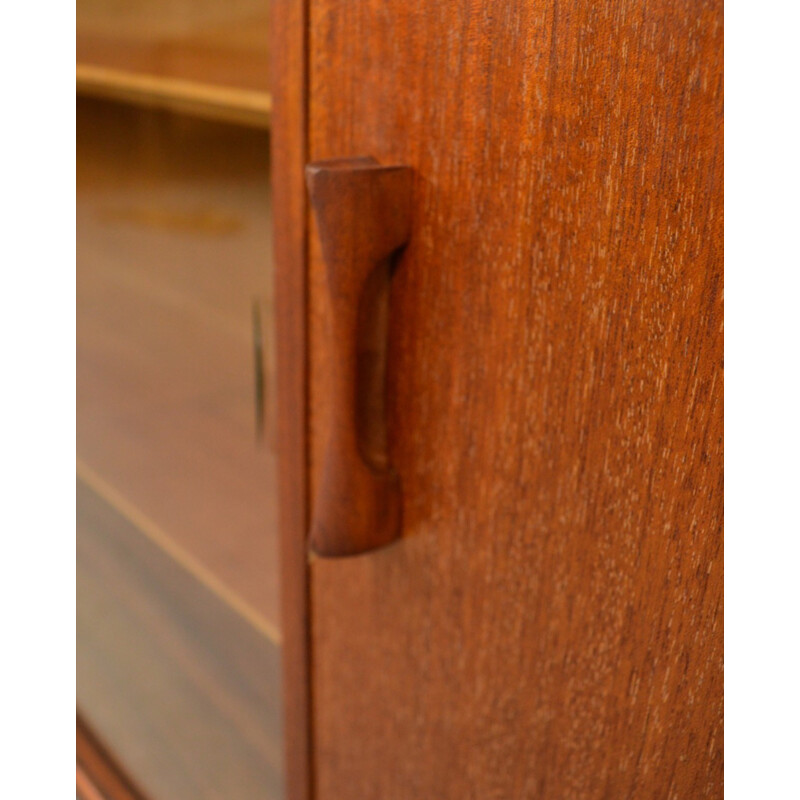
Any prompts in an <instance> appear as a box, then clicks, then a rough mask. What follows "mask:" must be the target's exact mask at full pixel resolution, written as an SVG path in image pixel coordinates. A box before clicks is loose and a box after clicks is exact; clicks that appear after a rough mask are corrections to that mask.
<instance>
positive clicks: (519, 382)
mask: <svg viewBox="0 0 800 800" xmlns="http://www.w3.org/2000/svg"><path fill="white" fill-rule="evenodd" d="M309 36H310V44H309V52H310V77H309V81H310V90H309V91H310V112H309V115H310V121H309V130H310V148H309V149H310V157H311V159H314V160H316V159H324V158H337V157H341V156H347V155H350V154H353V153H370V154H372V155H373V156H375V157H376V158H377V159H378V160H379V161H380V162H381V163H404V164H409V165H411V166H412V167H413V168H414V170H415V174H416V175H417V176H418V177H417V180H416V183H415V194H414V201H413V208H414V222H413V230H412V234H411V237H410V240H409V246H408V248H407V249H406V251H405V252H404V254H403V256H402V259H401V264H400V267H399V268H398V271H397V274H396V276H395V279H394V286H393V289H392V291H393V298H392V317H391V320H390V337H389V361H388V363H389V386H390V392H389V434H390V436H389V452H390V455H391V460H392V463H393V464H395V465H396V467H397V470H398V472H399V474H400V476H401V478H402V481H403V498H404V509H403V514H404V525H403V539H402V541H401V542H400V543H399V544H397V545H395V546H393V547H390V548H386V549H384V550H381V551H378V552H375V553H371V554H369V555H366V556H364V557H359V558H353V559H346V560H336V561H330V560H325V559H317V560H315V561H314V562H312V567H311V589H312V609H313V619H314V624H313V629H312V637H313V639H312V645H313V661H314V672H313V697H314V703H313V711H314V743H315V751H314V752H315V776H316V798H317V800H339V798H343V797H347V798H350V799H351V800H366V799H367V798H370V800H371V799H372V798H381V800H407V798H411V797H416V798H439V799H440V800H447V799H449V798H453V799H455V798H458V799H459V800H460V799H461V798H464V797H479V798H490V797H491V798H537V800H550V799H551V798H552V800H563V798H573V800H577V799H578V798H587V799H588V798H597V799H598V800H599V799H600V798H605V797H636V798H685V797H692V798H719V797H721V796H722V761H723V759H722V744H723V729H722V432H723V431H722V305H721V303H722V300H721V297H722V294H721V292H722V214H723V206H722V180H723V172H722V167H723V161H722V4H721V3H720V2H719V1H718V0H713V1H710V2H709V1H706V0H704V1H702V2H685V0H683V1H681V2H666V0H656V2H652V3H647V4H645V3H630V2H621V1H620V0H614V2H610V3H599V4H598V3H595V2H588V0H579V1H578V2H573V3H569V4H564V3H560V2H556V1H555V0H550V2H546V3H533V2H524V3H516V4H497V3H492V2H489V1H488V0H487V1H486V2H479V3H475V2H471V3H459V2H457V3H440V2H423V3H413V4H410V3H406V2H401V0H384V1H383V2H381V3H380V8H379V9H378V6H377V4H375V3H364V4H353V3H347V2H344V1H343V0H312V2H311V16H310V24H309ZM311 246H312V247H311V256H312V257H311V263H310V269H311V362H310V363H311V369H310V374H311V384H310V397H311V432H312V436H311V441H312V447H311V466H312V484H313V487H316V486H318V485H319V483H320V481H321V479H322V478H321V470H322V465H323V464H324V457H325V448H326V446H327V435H328V431H327V430H326V429H325V425H324V419H325V415H324V409H325V407H326V403H327V397H326V395H325V390H326V383H325V381H324V378H323V377H322V376H324V375H325V373H326V371H327V369H328V368H329V365H328V364H327V363H326V359H327V357H328V354H329V349H328V347H327V346H326V339H327V337H328V336H329V331H328V329H327V327H326V324H325V320H326V318H327V317H326V311H325V303H326V302H327V300H326V297H327V287H326V280H327V279H326V267H325V262H324V259H323V258H322V254H321V252H320V249H319V246H318V245H317V244H316V243H315V241H314V240H313V239H312V240H311Z"/></svg>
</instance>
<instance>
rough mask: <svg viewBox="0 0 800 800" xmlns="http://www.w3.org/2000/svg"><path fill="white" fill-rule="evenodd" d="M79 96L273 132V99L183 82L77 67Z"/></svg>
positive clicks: (85, 65)
mask: <svg viewBox="0 0 800 800" xmlns="http://www.w3.org/2000/svg"><path fill="white" fill-rule="evenodd" d="M75 78H76V80H75V88H76V93H77V94H78V95H81V96H85V97H99V98H102V99H105V100H116V101H119V102H123V103H130V104H132V105H138V106H146V107H148V108H160V109H165V110H168V111H173V112H176V113H179V114H186V115H189V116H195V117H203V118H205V119H214V120H218V121H220V122H230V123H234V124H238V125H246V126H248V127H255V128H264V129H269V127H270V124H271V119H272V95H271V94H268V93H267V92H259V91H255V90H253V89H237V88H234V87H228V86H215V85H211V84H207V83H199V82H195V81H187V80H182V79H179V78H162V77H159V76H157V75H145V74H140V73H136V72H127V71H125V70H117V69H109V68H107V67H98V66H95V65H93V64H77V65H76V69H75Z"/></svg>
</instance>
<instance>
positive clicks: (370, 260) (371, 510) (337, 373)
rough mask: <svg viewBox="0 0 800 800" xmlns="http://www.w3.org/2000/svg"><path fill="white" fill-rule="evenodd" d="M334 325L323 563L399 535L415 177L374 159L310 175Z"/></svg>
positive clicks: (318, 526)
mask: <svg viewBox="0 0 800 800" xmlns="http://www.w3.org/2000/svg"><path fill="white" fill-rule="evenodd" d="M306 180H307V182H308V191H309V195H310V197H311V205H312V208H313V209H314V214H315V216H316V220H317V228H318V230H319V237H320V243H321V245H322V255H323V257H324V259H325V263H326V267H327V278H328V291H329V297H330V308H331V314H332V322H333V337H332V341H330V342H328V343H326V344H327V347H328V348H329V350H330V353H331V355H332V357H331V358H330V359H329V365H328V366H327V368H328V369H329V370H330V374H329V375H328V376H326V377H327V382H326V387H327V388H328V392H329V394H328V395H327V396H326V397H325V402H326V403H329V404H330V406H329V415H328V426H327V427H329V430H328V434H329V439H328V442H327V451H326V453H325V456H324V460H323V463H322V471H321V475H320V482H319V487H318V489H317V492H316V497H315V503H314V508H313V516H312V523H311V536H310V538H311V548H312V549H313V550H314V552H316V553H317V554H318V555H321V556H348V555H357V554H358V553H365V552H368V551H369V550H373V549H375V548H377V547H382V546H383V545H386V544H389V543H390V542H393V541H394V540H395V539H397V538H398V537H399V536H400V520H401V494H400V478H399V476H398V475H397V473H396V472H395V471H394V470H393V469H392V466H391V464H390V463H389V458H388V452H387V437H386V338H387V333H388V317H389V287H390V282H391V274H392V267H393V264H392V260H393V256H394V255H395V254H396V253H397V251H398V250H399V249H400V248H401V247H402V246H403V245H404V244H405V242H406V240H407V239H408V235H409V230H410V225H411V183H412V176H411V169H410V168H409V167H403V166H391V167H383V166H380V165H379V164H378V163H377V162H376V161H375V160H374V159H373V158H367V157H364V158H349V159H337V160H333V161H319V162H316V163H314V164H310V165H309V166H308V167H306Z"/></svg>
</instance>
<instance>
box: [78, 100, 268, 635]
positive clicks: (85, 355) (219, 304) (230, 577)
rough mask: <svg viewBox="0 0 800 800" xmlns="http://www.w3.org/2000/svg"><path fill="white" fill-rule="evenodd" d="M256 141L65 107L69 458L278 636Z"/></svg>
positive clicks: (263, 157) (262, 165)
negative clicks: (72, 364) (71, 326)
mask: <svg viewBox="0 0 800 800" xmlns="http://www.w3.org/2000/svg"><path fill="white" fill-rule="evenodd" d="M268 146H269V140H268V136H267V135H266V134H265V133H263V132H259V131H250V130H246V129H240V128H234V127H229V126H223V125H217V124H213V123H209V122H201V121H197V120H191V119H184V118H180V117H176V116H173V115H169V114H164V113H159V112H152V111H144V110H139V109H133V108H126V107H124V106H118V105H115V104H105V103H101V102H97V101H81V103H80V104H79V108H78V167H77V223H78V233H77V317H78V324H77V410H78V414H77V446H78V456H79V458H80V460H81V461H82V462H83V463H84V464H85V465H86V466H87V467H88V468H89V469H90V470H91V471H92V472H94V473H96V474H98V475H99V476H100V477H101V478H102V479H103V481H105V482H106V483H108V484H109V485H110V486H111V487H112V488H113V489H114V490H115V491H116V492H117V493H118V494H120V495H123V496H124V498H125V500H126V502H127V504H129V505H130V506H132V507H133V508H134V509H135V513H136V515H137V516H142V517H144V518H147V519H149V520H151V521H152V522H153V523H154V524H155V526H156V527H157V528H158V529H159V530H161V531H163V532H164V534H165V536H166V537H167V538H169V539H171V540H173V541H174V543H175V544H176V546H177V547H178V548H179V549H181V550H183V551H184V552H186V553H187V554H188V555H189V556H190V558H191V559H192V560H193V561H196V562H198V563H199V565H200V566H201V568H202V569H203V570H204V571H205V572H207V573H210V574H211V575H213V576H214V577H215V578H216V581H217V582H219V583H221V584H223V585H224V587H226V589H227V591H228V592H229V593H230V594H232V595H234V596H235V597H236V598H238V600H237V602H236V604H237V605H239V606H246V607H247V608H248V609H250V611H249V612H248V614H247V615H248V616H256V617H258V618H260V620H261V621H262V622H261V623H259V624H261V625H262V626H263V627H267V628H271V629H273V630H277V629H278V628H279V627H280V620H279V616H280V615H279V601H278V596H279V595H278V582H279V566H278V549H277V476H276V469H277V465H276V457H275V452H274V442H273V441H270V436H269V435H267V436H265V437H262V438H259V436H258V429H257V424H258V419H259V414H258V410H257V409H255V408H254V393H255V389H256V386H255V378H256V376H255V375H254V370H253V355H252V354H253V331H252V322H251V316H252V305H253V302H254V300H257V301H258V302H260V303H261V304H262V305H263V307H264V328H265V333H266V343H267V347H266V348H265V349H266V350H267V351H269V353H268V357H267V358H266V368H267V376H266V393H265V394H266V396H267V404H268V408H267V410H266V416H267V418H269V419H271V418H273V417H274V410H273V408H272V406H274V390H275V387H274V382H275V375H274V367H273V366H272V365H271V361H272V356H271V354H270V353H271V349H272V347H273V345H274V340H273V336H272V332H273V327H272V281H271V256H270V250H271V231H270V214H271V201H270V191H269V153H268ZM268 433H269V431H268Z"/></svg>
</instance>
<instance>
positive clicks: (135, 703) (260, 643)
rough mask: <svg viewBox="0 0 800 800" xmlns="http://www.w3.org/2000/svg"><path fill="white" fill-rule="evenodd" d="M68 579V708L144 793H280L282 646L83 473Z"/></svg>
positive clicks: (172, 799)
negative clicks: (72, 651)
mask: <svg viewBox="0 0 800 800" xmlns="http://www.w3.org/2000/svg"><path fill="white" fill-rule="evenodd" d="M77 585H78V591H77V636H78V658H77V700H78V708H79V711H80V714H81V716H82V717H83V719H84V720H85V722H86V723H87V724H88V726H90V728H91V730H92V731H93V733H94V734H95V735H96V736H97V737H98V739H99V740H101V741H102V743H103V745H104V746H105V748H107V750H108V752H109V753H111V754H112V755H113V758H114V760H115V761H116V762H117V763H118V764H119V767H120V768H121V770H123V771H124V773H125V774H126V775H129V776H130V777H131V778H132V779H134V780H135V781H136V784H137V786H139V787H141V790H142V792H143V794H144V796H145V797H148V798H151V800H203V799H205V798H207V800H230V798H234V797H235V798H237V800H273V799H274V800H278V799H279V798H281V797H283V789H282V778H283V750H282V736H281V732H282V724H281V714H280V698H281V694H280V692H281V686H280V647H279V646H278V645H277V644H276V643H275V642H273V641H271V640H270V639H269V638H267V637H266V636H265V635H264V634H263V632H262V631H260V630H258V629H257V628H255V627H254V626H253V625H251V624H250V622H249V621H248V620H246V619H245V618H244V617H242V616H241V615H240V614H238V613H237V612H236V610H235V609H233V608H231V607H230V606H229V605H228V604H226V603H225V602H224V601H223V600H222V599H221V598H220V597H219V596H218V595H216V594H215V593H213V592H211V591H210V590H209V589H208V587H206V586H205V585H204V584H202V583H201V582H200V581H198V580H197V579H196V578H195V577H194V576H193V575H192V574H191V573H189V572H187V571H186V570H184V569H183V568H182V567H181V565H180V564H178V563H176V562H175V560H174V559H172V558H170V557H169V555H168V554H167V553H165V552H164V551H163V550H161V549H160V548H159V547H157V546H156V545H154V544H153V542H152V541H150V540H149V539H148V538H147V537H146V536H144V535H143V534H142V532H141V531H140V530H139V529H138V527H137V526H136V525H135V524H133V523H132V521H131V520H129V519H127V518H125V517H124V516H122V515H121V514H120V513H119V511H118V510H117V509H116V508H114V506H113V505H111V504H109V503H108V502H107V500H106V499H105V498H103V497H102V496H100V495H99V494H97V492H96V491H95V490H94V489H93V487H91V486H89V485H87V484H86V483H85V482H83V481H81V480H79V481H78V493H77ZM95 772H98V770H95ZM98 774H99V773H98ZM113 796H116V795H113ZM120 796H121V797H125V796H126V795H120Z"/></svg>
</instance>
